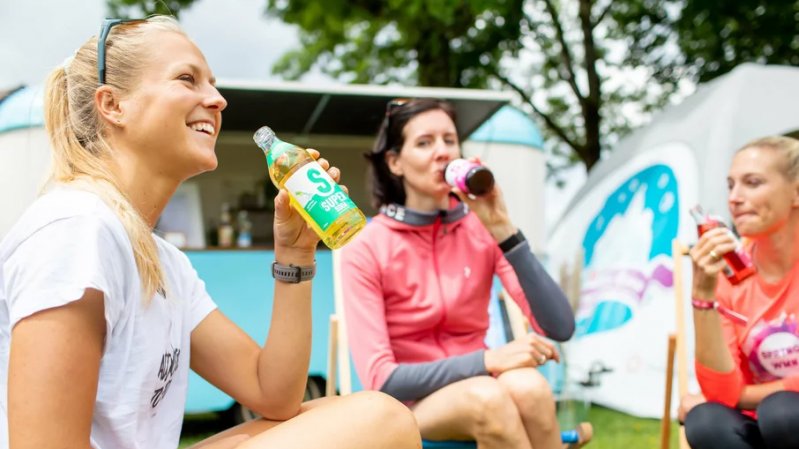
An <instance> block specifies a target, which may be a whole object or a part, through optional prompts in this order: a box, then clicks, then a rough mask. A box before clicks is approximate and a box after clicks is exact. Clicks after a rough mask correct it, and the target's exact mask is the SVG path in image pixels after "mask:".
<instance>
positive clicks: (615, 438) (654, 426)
mask: <svg viewBox="0 0 799 449" xmlns="http://www.w3.org/2000/svg"><path fill="white" fill-rule="evenodd" d="M588 420H589V421H590V422H591V424H593V426H594V439H593V440H592V441H591V444H589V445H588V446H587V449H589V448H590V449H628V448H629V449H658V448H660V421H659V420H656V419H643V418H635V417H632V416H630V415H626V414H624V413H620V412H617V411H614V410H610V409H607V408H604V407H600V406H596V405H594V406H592V407H591V409H590V410H589V411H588ZM226 425H227V424H226V422H225V421H224V420H223V419H221V418H219V417H218V415H215V414H210V413H209V414H203V415H192V416H187V417H186V419H185V421H184V422H183V434H182V436H181V439H180V447H181V448H186V447H189V446H191V445H192V444H194V443H197V442H198V441H201V440H203V439H205V438H208V437H209V436H211V435H213V434H215V433H218V432H221V431H222V430H224V429H225V426H226ZM677 429H678V426H677V423H676V422H672V425H671V446H670V448H671V449H676V448H677V447H678V444H677Z"/></svg>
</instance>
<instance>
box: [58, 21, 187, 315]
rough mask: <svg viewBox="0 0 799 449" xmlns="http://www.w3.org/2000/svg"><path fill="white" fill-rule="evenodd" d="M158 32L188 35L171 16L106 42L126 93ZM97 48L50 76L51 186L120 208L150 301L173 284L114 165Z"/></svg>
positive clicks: (111, 72)
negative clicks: (99, 93)
mask: <svg viewBox="0 0 799 449" xmlns="http://www.w3.org/2000/svg"><path fill="white" fill-rule="evenodd" d="M154 30H160V31H173V32H177V33H181V34H183V31H182V30H181V29H180V27H179V26H178V25H177V22H176V21H175V20H174V19H172V18H171V17H165V16H156V17H152V18H150V19H147V21H145V22H140V23H137V24H131V25H125V26H117V27H114V32H113V33H111V34H110V35H109V36H108V40H107V41H106V48H107V54H106V68H107V81H108V84H110V85H113V86H114V87H115V88H117V89H119V90H120V91H121V92H126V91H127V90H129V89H130V88H131V87H132V86H133V85H135V81H136V77H137V75H138V73H137V72H136V70H135V67H137V66H138V65H140V64H139V61H141V60H143V59H144V54H145V53H146V51H147V49H146V48H145V46H144V45H143V44H144V42H145V40H144V36H145V35H146V34H147V33H150V32H152V31H154ZM96 49H97V38H96V37H95V38H92V39H89V41H87V42H86V43H84V44H83V46H81V48H80V49H79V50H78V51H77V52H76V54H75V57H74V58H73V59H72V60H71V61H69V62H68V63H66V64H65V65H63V66H60V67H57V68H56V69H55V70H53V72H52V73H51V74H50V77H49V78H48V80H47V85H46V90H45V98H44V118H45V128H46V129H47V133H48V135H49V137H50V144H51V146H52V150H53V151H52V166H51V172H50V176H49V184H53V183H62V184H70V185H73V186H76V187H78V188H81V189H84V190H88V191H91V192H94V193H96V194H97V195H98V196H99V197H100V198H101V199H102V200H103V201H104V202H105V203H106V204H108V206H109V207H110V208H111V209H112V210H113V211H114V213H115V214H116V215H117V217H119V220H120V221H121V222H122V225H123V226H124V228H125V231H126V232H127V234H128V238H129V239H130V243H131V246H132V248H133V257H134V260H135V262H136V267H137V269H138V271H139V276H140V277H141V288H142V293H143V298H144V299H145V301H149V300H150V298H152V297H153V295H154V294H155V292H156V291H158V290H166V288H167V285H166V282H165V276H164V271H163V268H162V266H161V262H160V260H159V257H158V248H157V246H156V243H155V240H154V239H153V236H152V230H151V229H150V226H149V225H148V224H147V222H146V221H145V220H144V218H143V217H142V215H141V214H140V213H139V212H138V211H137V210H136V209H135V208H134V207H133V204H132V203H131V202H130V200H129V199H128V198H127V197H126V196H125V194H124V193H123V192H122V190H121V189H120V188H119V185H117V183H116V182H115V179H114V176H113V174H112V172H111V171H110V169H109V167H110V166H111V155H112V154H113V149H112V148H111V147H110V146H109V145H108V142H107V141H106V140H105V138H104V136H103V125H102V122H101V120H100V116H99V114H98V112H97V109H96V108H95V105H94V93H95V91H96V89H97V84H98V81H97V50H96Z"/></svg>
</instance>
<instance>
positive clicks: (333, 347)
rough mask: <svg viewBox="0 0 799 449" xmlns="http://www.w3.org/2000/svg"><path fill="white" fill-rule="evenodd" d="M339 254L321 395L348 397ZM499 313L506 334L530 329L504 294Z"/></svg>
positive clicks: (443, 444)
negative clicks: (501, 316) (326, 364)
mask: <svg viewBox="0 0 799 449" xmlns="http://www.w3.org/2000/svg"><path fill="white" fill-rule="evenodd" d="M340 257H341V252H340V251H339V250H334V251H333V296H334V300H335V313H334V314H333V315H331V316H330V328H329V329H330V335H329V339H328V366H327V385H326V390H325V396H336V394H337V392H336V385H337V384H338V394H339V395H342V396H344V395H348V394H351V393H352V392H353V377H352V372H353V370H352V368H351V363H350V351H349V342H348V337H347V332H346V329H347V325H346V317H345V315H344V294H343V291H342V287H341V268H340V267H341V263H340ZM499 301H500V310H504V311H507V313H506V314H503V322H504V327H505V329H504V330H505V332H506V335H508V336H510V338H513V336H514V335H523V334H524V333H527V332H528V331H529V329H530V328H531V326H530V323H529V322H528V321H527V318H526V317H525V316H524V314H523V313H522V311H521V309H519V306H518V305H516V303H515V302H513V301H505V300H504V295H503V294H500V295H499ZM561 441H563V442H564V443H576V442H577V432H576V431H574V430H567V431H562V432H561ZM476 448H477V444H476V443H475V442H474V441H431V440H422V449H476Z"/></svg>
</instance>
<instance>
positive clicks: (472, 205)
mask: <svg viewBox="0 0 799 449" xmlns="http://www.w3.org/2000/svg"><path fill="white" fill-rule="evenodd" d="M469 160H470V161H473V162H476V163H478V164H480V163H481V162H480V160H479V159H478V158H474V157H473V158H469ZM452 192H453V193H454V194H456V195H458V197H459V198H460V199H461V201H463V202H464V203H466V205H467V206H469V209H471V210H472V211H474V213H475V215H477V218H479V219H480V222H481V223H483V226H485V227H486V229H488V232H490V233H491V235H492V236H494V239H495V240H496V241H497V242H502V241H504V240H505V239H507V238H508V237H510V236H511V235H513V234H515V233H516V227H515V226H513V223H511V221H510V216H509V215H508V208H507V207H506V206H505V198H504V196H503V195H502V190H501V189H500V188H499V185H498V184H497V183H496V182H495V183H494V188H493V189H491V191H490V192H488V193H486V194H485V195H481V196H473V195H468V194H466V193H464V192H461V191H460V189H458V188H457V187H453V189H452Z"/></svg>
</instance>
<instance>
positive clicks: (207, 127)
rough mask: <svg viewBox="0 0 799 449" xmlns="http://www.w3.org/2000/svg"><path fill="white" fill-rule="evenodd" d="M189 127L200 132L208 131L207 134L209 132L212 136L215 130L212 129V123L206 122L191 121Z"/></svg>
mask: <svg viewBox="0 0 799 449" xmlns="http://www.w3.org/2000/svg"><path fill="white" fill-rule="evenodd" d="M189 128H191V129H193V130H194V131H200V132H204V133H208V134H210V135H212V136H213V135H214V132H215V131H216V130H215V129H214V125H212V124H210V123H208V122H195V123H191V124H189Z"/></svg>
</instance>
